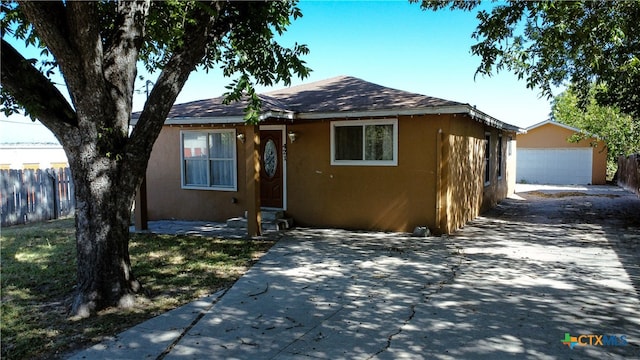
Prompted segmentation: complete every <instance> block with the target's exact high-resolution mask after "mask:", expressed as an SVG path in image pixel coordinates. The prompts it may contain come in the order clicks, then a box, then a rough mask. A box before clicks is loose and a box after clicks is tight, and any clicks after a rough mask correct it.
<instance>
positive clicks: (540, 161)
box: [516, 148, 593, 184]
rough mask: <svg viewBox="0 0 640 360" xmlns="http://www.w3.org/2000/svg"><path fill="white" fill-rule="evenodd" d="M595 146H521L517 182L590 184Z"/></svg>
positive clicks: (518, 152) (517, 166)
mask: <svg viewBox="0 0 640 360" xmlns="http://www.w3.org/2000/svg"><path fill="white" fill-rule="evenodd" d="M592 162H593V148H564V149H562V148H546V149H544V148H519V149H518V150H517V161H516V164H517V165H516V174H517V175H516V176H517V181H518V182H522V183H528V184H591V183H592V174H593V172H592V171H593V169H592Z"/></svg>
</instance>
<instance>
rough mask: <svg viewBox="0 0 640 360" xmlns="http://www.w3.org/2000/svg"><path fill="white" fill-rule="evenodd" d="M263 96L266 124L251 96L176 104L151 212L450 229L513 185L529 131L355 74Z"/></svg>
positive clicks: (159, 154) (156, 152)
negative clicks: (255, 119) (252, 112)
mask: <svg viewBox="0 0 640 360" xmlns="http://www.w3.org/2000/svg"><path fill="white" fill-rule="evenodd" d="M260 98H261V99H262V102H263V112H262V116H261V121H260V125H259V126H250V125H245V124H244V120H243V115H244V113H243V109H244V107H245V106H246V103H234V104H230V105H223V104H222V98H214V99H208V100H201V101H195V102H190V103H186V104H178V105H175V106H174V107H173V109H172V110H171V112H170V114H169V117H168V119H167V120H166V122H165V126H164V128H163V130H162V132H161V133H160V136H159V137H158V139H157V141H156V143H155V145H154V148H153V151H152V154H151V158H150V160H149V165H148V170H147V180H146V186H147V194H148V195H147V197H148V200H147V201H148V203H147V205H146V206H145V208H146V209H148V216H149V219H150V220H154V219H183V220H209V221H224V220H226V219H228V218H231V217H238V216H242V215H243V214H244V213H245V211H248V213H249V215H250V216H249V218H250V219H251V221H253V222H254V223H255V221H256V218H257V216H256V215H257V213H258V212H259V211H258V210H259V209H260V207H261V206H262V207H268V208H275V209H282V210H284V211H285V212H286V214H287V215H288V216H290V217H293V218H294V219H295V221H296V223H297V224H299V225H303V226H316V227H337V228H347V229H372V230H373V229H375V230H390V231H412V230H413V229H414V227H416V226H428V227H429V228H430V229H431V230H432V231H434V232H435V233H450V232H452V231H454V230H455V229H457V228H459V227H461V226H463V225H464V224H465V222H467V221H469V220H471V219H473V218H475V217H476V216H477V215H478V214H479V213H480V212H481V211H483V210H485V209H488V208H490V207H492V206H494V205H496V203H498V202H499V201H500V200H501V199H503V198H505V197H506V196H507V195H508V194H509V193H512V192H513V188H514V186H515V177H514V171H515V156H514V155H515V153H514V152H513V151H515V150H514V149H515V135H516V132H517V131H519V130H520V129H518V128H517V127H514V126H512V125H509V124H506V123H503V122H501V121H498V120H497V119H495V118H493V117H491V116H489V115H487V114H485V113H482V112H481V111H478V110H477V109H476V108H475V107H472V106H470V105H468V104H463V103H459V102H454V101H448V100H443V99H438V98H434V97H430V96H425V95H420V94H415V93H410V92H405V91H400V90H395V89H391V88H387V87H383V86H380V85H376V84H372V83H369V82H366V81H363V80H361V79H357V78H353V77H346V76H342V77H336V78H331V79H328V80H324V81H319V82H314V83H310V84H306V85H301V86H295V87H291V88H287V89H283V90H278V91H273V92H269V93H265V94H262V95H260ZM134 121H136V114H134ZM254 134H259V135H256V137H254ZM254 138H255V139H256V140H259V141H255V142H254ZM256 169H259V170H258V171H259V174H258V173H257V172H256ZM250 226H251V225H250ZM254 227H255V225H254ZM249 232H250V233H251V228H250V229H249Z"/></svg>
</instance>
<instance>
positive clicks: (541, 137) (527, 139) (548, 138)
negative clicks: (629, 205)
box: [518, 123, 607, 185]
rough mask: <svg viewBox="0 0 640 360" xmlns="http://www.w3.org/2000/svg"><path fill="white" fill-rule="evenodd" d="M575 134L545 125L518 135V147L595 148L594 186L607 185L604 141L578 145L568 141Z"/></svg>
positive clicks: (554, 126)
mask: <svg viewBox="0 0 640 360" xmlns="http://www.w3.org/2000/svg"><path fill="white" fill-rule="evenodd" d="M573 134H575V132H574V131H573V130H570V129H567V128H564V127H562V126H558V125H554V124H551V123H549V124H544V125H542V126H540V127H537V128H535V129H531V130H529V131H527V133H526V134H520V135H518V147H519V148H522V149H527V148H531V149H540V148H565V149H570V148H585V147H587V148H588V147H591V146H592V144H595V147H593V162H592V168H591V169H592V170H591V171H592V175H591V177H592V184H595V185H601V184H606V182H607V179H606V176H607V174H606V173H607V148H606V144H605V143H604V142H603V141H602V140H598V139H596V138H588V139H584V140H581V141H579V142H577V143H572V142H569V141H567V139H568V138H570V137H571V136H572V135H573Z"/></svg>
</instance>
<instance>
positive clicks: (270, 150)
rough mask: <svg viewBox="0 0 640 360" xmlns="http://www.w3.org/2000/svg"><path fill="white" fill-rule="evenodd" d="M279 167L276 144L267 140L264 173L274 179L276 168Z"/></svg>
mask: <svg viewBox="0 0 640 360" xmlns="http://www.w3.org/2000/svg"><path fill="white" fill-rule="evenodd" d="M277 167H278V151H277V149H276V143H275V142H273V140H271V139H269V140H267V143H266V144H265V145H264V172H265V173H267V176H268V177H270V178H272V177H274V176H275V174H276V168H277Z"/></svg>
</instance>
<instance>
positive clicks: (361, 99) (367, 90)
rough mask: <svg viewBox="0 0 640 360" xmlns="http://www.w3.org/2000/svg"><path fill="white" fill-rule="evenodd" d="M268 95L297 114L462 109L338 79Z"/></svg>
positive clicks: (391, 90)
mask: <svg viewBox="0 0 640 360" xmlns="http://www.w3.org/2000/svg"><path fill="white" fill-rule="evenodd" d="M265 95H269V96H272V97H274V98H277V99H278V100H280V101H281V102H282V103H284V104H287V106H288V107H289V109H290V110H291V111H293V112H296V113H311V112H340V111H364V110H383V109H402V108H424V107H433V106H452V105H462V104H461V103H458V102H455V101H449V100H444V99H439V98H435V97H431V96H426V95H421V94H415V93H411V92H407V91H402V90H396V89H392V88H388V87H384V86H381V85H377V84H373V83H370V82H368V81H364V80H362V79H358V78H355V77H351V76H338V77H334V78H330V79H326V80H322V81H317V82H313V83H309V84H305V85H299V86H294V87H291V88H287V89H282V90H276V91H271V92H268V93H266V94H265Z"/></svg>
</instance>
